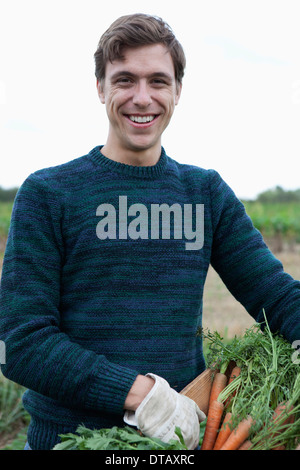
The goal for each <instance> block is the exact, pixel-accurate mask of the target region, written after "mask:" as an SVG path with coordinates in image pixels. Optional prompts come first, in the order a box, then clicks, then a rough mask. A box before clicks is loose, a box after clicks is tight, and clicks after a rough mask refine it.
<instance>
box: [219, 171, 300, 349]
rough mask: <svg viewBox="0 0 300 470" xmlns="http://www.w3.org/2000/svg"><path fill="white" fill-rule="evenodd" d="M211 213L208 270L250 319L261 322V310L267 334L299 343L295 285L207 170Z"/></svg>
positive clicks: (299, 295) (299, 293)
mask: <svg viewBox="0 0 300 470" xmlns="http://www.w3.org/2000/svg"><path fill="white" fill-rule="evenodd" d="M211 210H212V218H213V246H212V255H211V264H212V266H213V268H214V269H215V270H216V271H217V273H218V274H219V275H220V277H221V279H222V280H223V282H224V283H225V285H226V286H227V288H228V290H229V291H230V292H231V293H232V294H233V296H234V297H235V298H236V299H237V300H238V301H239V302H240V303H241V304H242V305H243V306H244V307H245V309H246V310H247V311H248V313H250V315H251V316H252V317H253V318H254V319H255V321H257V322H259V323H262V322H263V321H264V317H263V310H265V313H266V317H267V320H268V323H269V326H270V329H271V331H273V332H279V333H281V334H282V335H283V336H284V337H285V338H286V339H287V340H288V341H290V342H291V343H292V342H293V341H295V340H299V339H300V282H299V281H297V280H295V279H293V278H292V277H291V276H290V275H289V274H288V273H286V272H285V271H284V269H283V266H282V264H281V262H280V261H279V260H278V259H277V258H276V257H275V256H274V255H273V254H272V252H271V251H270V250H269V248H268V247H267V245H266V244H265V242H264V240H263V237H262V235H261V233H260V232H259V231H258V230H257V229H256V228H255V227H254V226H253V223H252V221H251V219H250V218H249V216H248V215H247V214H246V211H245V208H244V205H243V204H242V203H241V201H239V199H238V198H237V197H236V196H235V194H234V192H233V191H232V190H231V188H230V187H229V186H228V185H227V184H226V183H225V182H224V181H223V179H222V178H221V177H220V175H219V174H218V173H217V172H215V171H213V170H211Z"/></svg>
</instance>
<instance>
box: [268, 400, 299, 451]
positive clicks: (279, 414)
mask: <svg viewBox="0 0 300 470" xmlns="http://www.w3.org/2000/svg"><path fill="white" fill-rule="evenodd" d="M292 409H293V406H292V405H290V404H289V403H288V402H281V403H279V404H278V405H277V407H276V408H275V410H274V414H273V418H272V421H273V423H275V425H276V423H278V424H279V426H280V427H281V426H285V425H287V424H290V423H292V422H293V420H294V416H293V415H291V414H289V412H290V411H291V410H292ZM285 415H286V418H285V419H284V417H285ZM283 419H284V421H282V420H283ZM271 429H272V425H271ZM279 435H280V431H279V430H278V431H275V432H273V433H272V431H271V436H272V438H276V437H278V436H279ZM282 447H284V446H283V445H282V444H280V443H278V444H277V445H276V446H275V447H273V448H272V449H271V450H283V449H282Z"/></svg>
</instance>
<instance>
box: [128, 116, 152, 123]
mask: <svg viewBox="0 0 300 470" xmlns="http://www.w3.org/2000/svg"><path fill="white" fill-rule="evenodd" d="M154 118H155V116H144V117H142V116H129V119H130V120H131V121H133V122H139V123H145V122H151V121H153V119H154Z"/></svg>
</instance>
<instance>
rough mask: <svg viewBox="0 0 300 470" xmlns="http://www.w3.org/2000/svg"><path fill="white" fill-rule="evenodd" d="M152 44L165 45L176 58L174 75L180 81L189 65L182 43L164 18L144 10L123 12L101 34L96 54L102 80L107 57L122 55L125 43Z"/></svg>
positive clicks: (115, 58)
mask: <svg viewBox="0 0 300 470" xmlns="http://www.w3.org/2000/svg"><path fill="white" fill-rule="evenodd" d="M150 44H163V45H164V46H166V48H167V49H168V51H169V52H170V54H171V57H172V60H173V64H174V70H175V79H176V81H177V83H179V84H180V83H181V82H182V78H183V75H184V69H185V65H186V59H185V54H184V51H183V48H182V46H181V44H180V43H179V42H178V40H177V39H176V37H175V35H174V33H173V31H172V30H171V28H170V26H169V25H168V24H167V23H166V22H165V21H164V20H162V19H161V18H159V17H156V16H150V15H146V14H144V13H136V14H133V15H126V16H121V17H120V18H118V19H117V20H116V21H114V22H113V23H112V24H111V26H110V27H109V28H108V29H107V31H106V32H105V33H104V34H103V35H102V36H101V38H100V41H99V43H98V47H97V51H96V52H95V54H94V58H95V66H96V68H95V75H96V77H97V79H98V80H99V81H100V80H103V79H104V78H105V67H106V63H107V62H108V61H110V62H113V61H114V60H122V59H123V56H122V52H123V49H124V48H125V47H131V48H134V47H139V46H145V45H150Z"/></svg>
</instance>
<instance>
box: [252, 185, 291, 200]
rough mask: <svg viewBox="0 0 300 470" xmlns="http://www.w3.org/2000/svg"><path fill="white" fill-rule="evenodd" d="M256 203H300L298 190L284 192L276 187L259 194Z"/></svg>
mask: <svg viewBox="0 0 300 470" xmlns="http://www.w3.org/2000/svg"><path fill="white" fill-rule="evenodd" d="M257 201H258V202H262V203H284V202H297V201H298V202H300V189H296V190H295V191H291V190H288V191H286V190H284V189H283V188H282V187H281V186H276V187H275V188H272V189H268V190H267V191H264V192H262V193H260V194H259V195H258V196H257Z"/></svg>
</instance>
